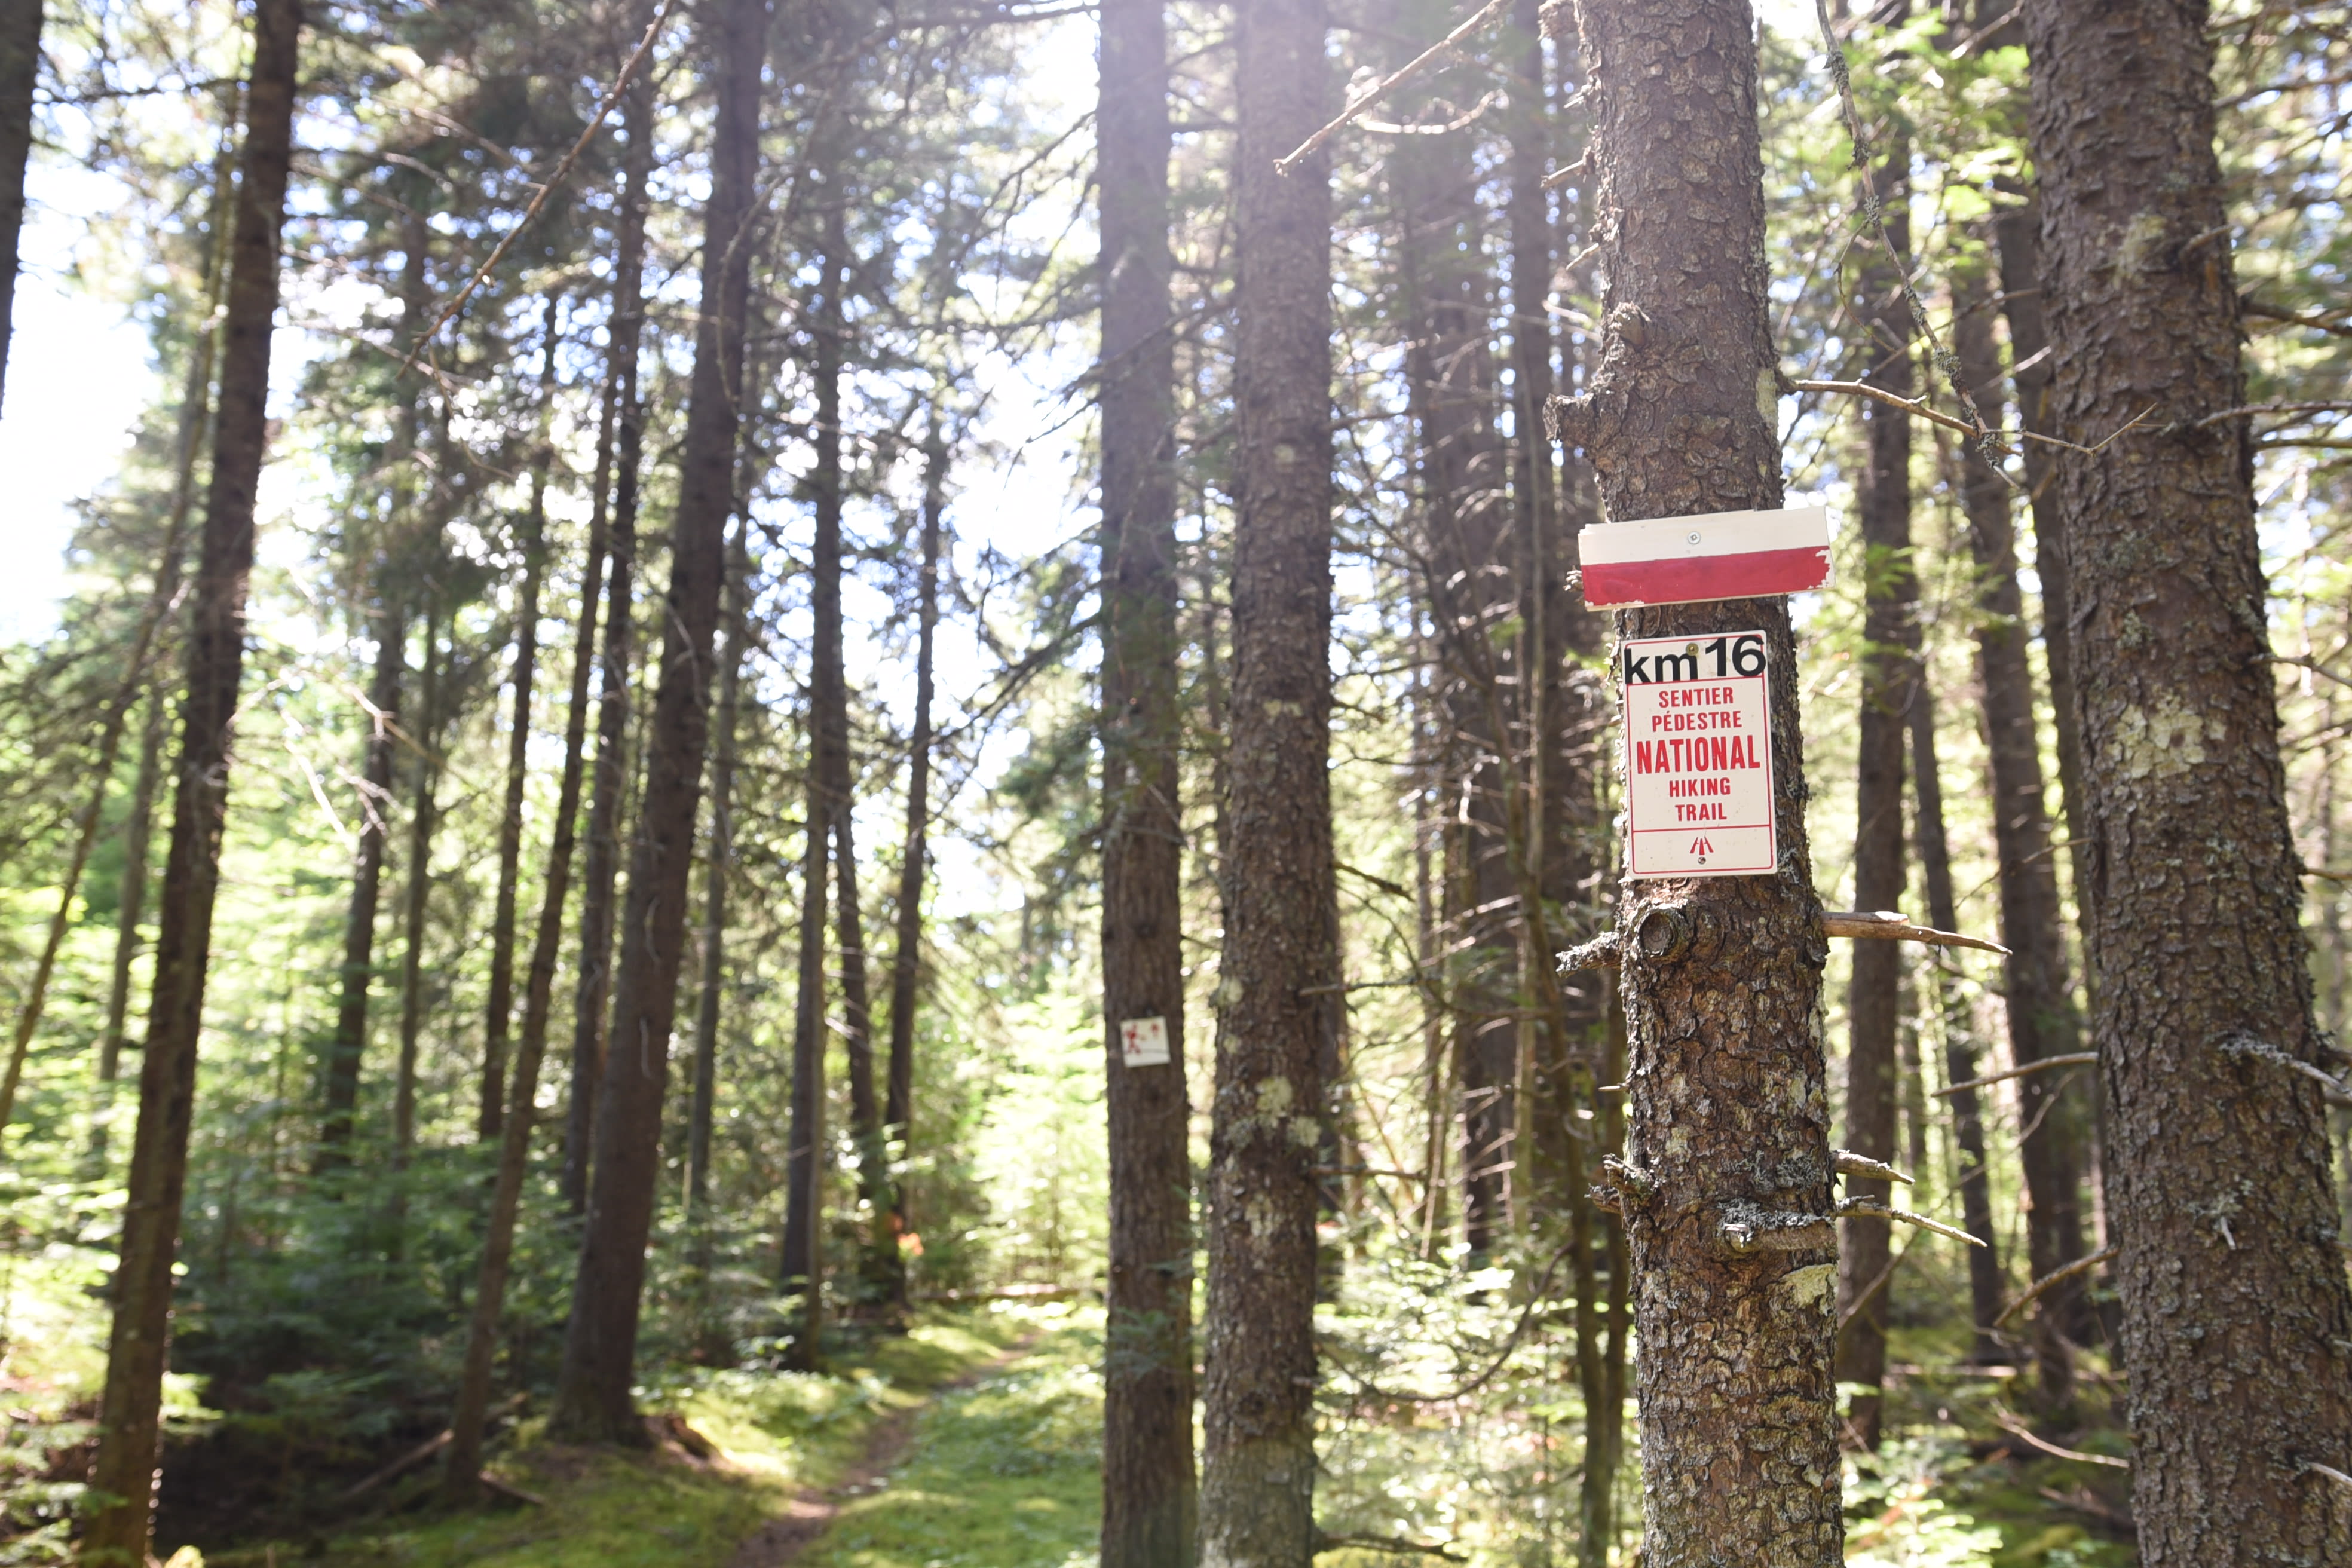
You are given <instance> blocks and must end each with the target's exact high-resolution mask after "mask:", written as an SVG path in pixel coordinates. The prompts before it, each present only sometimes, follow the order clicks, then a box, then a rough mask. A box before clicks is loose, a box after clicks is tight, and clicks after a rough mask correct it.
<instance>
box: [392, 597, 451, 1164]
mask: <svg viewBox="0 0 2352 1568" xmlns="http://www.w3.org/2000/svg"><path fill="white" fill-rule="evenodd" d="M424 658H425V669H424V673H423V675H422V676H421V677H420V678H419V679H418V681H417V704H416V708H417V720H416V730H415V733H416V735H417V738H418V742H419V745H418V754H417V757H416V763H415V766H416V782H415V791H416V795H415V802H414V803H413V804H412V805H410V807H409V812H408V885H407V887H406V889H404V893H403V895H402V903H401V915H400V925H401V955H400V1056H399V1059H398V1061H397V1063H396V1064H395V1065H394V1068H393V1082H392V1168H393V1169H394V1171H405V1170H406V1169H408V1160H409V1155H410V1153H411V1152H413V1151H414V1150H415V1147H416V1058H417V1045H418V1039H419V1037H421V1036H422V1035H423V1033H424V1030H425V924H426V922H427V921H428V919H429V918H430V916H431V914H432V909H433V836H434V834H435V833H436V832H437V831H438V830H439V828H440V826H441V807H440V802H439V799H438V796H439V794H440V789H441V742H442V724H443V714H442V710H441V672H442V668H443V666H442V663H441V598H440V594H439V591H438V590H436V589H431V588H428V589H427V590H426V591H425V653H424ZM400 1199H401V1194H394V1200H395V1201H396V1202H397V1201H400Z"/></svg>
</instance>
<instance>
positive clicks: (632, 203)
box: [562, 0, 654, 1215]
mask: <svg viewBox="0 0 2352 1568" xmlns="http://www.w3.org/2000/svg"><path fill="white" fill-rule="evenodd" d="M652 15H653V8H652V6H651V5H646V4H645V3H644V0H639V5H638V8H637V16H636V18H635V21H633V22H632V23H631V26H644V25H646V23H648V22H649V21H650V20H651V17H652ZM621 123H622V130H623V132H624V133H625V136H626V138H627V143H626V148H625V152H624V153H622V157H621V177H622V179H623V181H624V183H625V189H624V190H623V192H622V195H621V204H620V205H621V211H620V226H619V232H618V234H617V235H615V237H614V247H613V327H612V333H611V338H610V342H609V343H608V344H607V347H606V360H605V364H606V367H607V368H606V372H605V374H607V375H609V376H610V377H611V378H612V383H613V392H612V397H613V416H614V424H615V426H616V427H617V430H618V437H619V451H618V452H617V453H616V454H615V457H614V487H613V522H612V536H611V539H610V541H609V544H608V548H609V550H610V552H611V554H612V560H613V576H612V582H611V584H610V586H609V587H608V588H607V590H606V595H605V599H606V603H605V607H604V649H603V652H602V655H601V668H600V670H599V672H598V675H597V692H598V697H597V704H596V769H595V776H594V783H593V790H592V793H591V795H590V797H589V805H588V829H587V839H588V847H587V854H586V856H585V857H584V861H585V863H584V864H583V866H582V867H581V870H580V968H579V979H578V980H577V981H576V982H575V983H574V985H573V988H572V1095H571V1106H570V1110H569V1112H568V1114H567V1116H566V1119H565V1121H564V1128H563V1177H562V1183H563V1199H564V1205H565V1206H566V1207H567V1208H568V1209H570V1210H571V1212H572V1213H573V1214H575V1215H577V1214H582V1213H584V1212H585V1211H586V1209H587V1206H588V1170H589V1163H590V1161H591V1159H592V1155H593V1144H594V1142H595V1133H596V1098H597V1097H596V1086H597V1082H598V1080H599V1079H602V1078H603V1076H604V1028H605V1004H606V1002H607V1001H608V1000H610V997H611V994H612V975H613V967H612V966H613V894H614V884H615V883H616V882H617V880H618V879H619V871H620V864H621V802H622V797H623V796H624V795H626V794H627V793H628V734H629V680H630V673H629V671H630V666H631V663H632V662H633V660H634V658H635V651H634V650H635V637H634V636H633V635H632V634H633V632H634V629H635V628H634V627H633V626H631V624H630V622H631V615H632V611H633V608H634V605H635V598H636V564H637V475H638V472H639V470H640V469H641V468H643V466H644V452H645V430H646V411H645V405H644V403H643V402H642V401H640V399H639V398H638V395H637V351H638V348H639V346H640V345H641V344H642V342H643V341H644V338H645V329H646V300H645V267H646V184H647V182H648V181H649V180H651V179H652V177H653V166H654V156H653V154H654V146H653V142H654V93H653V73H652V72H651V71H640V72H638V73H637V75H636V76H635V78H634V79H631V81H630V83H629V89H628V91H627V92H626V93H625V94H623V95H622V99H621ZM603 492H604V487H603V486H602V485H601V484H600V485H599V486H598V487H597V493H598V500H600V501H601V500H602V499H603Z"/></svg>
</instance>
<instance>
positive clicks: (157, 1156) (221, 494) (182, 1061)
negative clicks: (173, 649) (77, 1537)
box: [81, 0, 302, 1568]
mask: <svg viewBox="0 0 2352 1568" xmlns="http://www.w3.org/2000/svg"><path fill="white" fill-rule="evenodd" d="M301 32H302V7H301V4H300V0H257V4H256V6H255V10H254V26H253V64H252V68H251V75H250V78H249V81H250V85H249V87H248V88H247V98H246V139H245V153H244V158H243V161H242V171H243V177H242V179H241V180H240V181H239V184H238V187H237V195H236V237H235V239H234V240H233V241H232V243H231V249H230V262H229V283H228V293H227V299H226V321H224V323H223V349H222V353H221V387H220V416H219V419H218V422H217V424H216V425H215V430H214V436H213V468H212V481H211V485H210V488H209V491H208V493H207V494H206V497H205V529H204V536H203V541H202V543H201V544H200V545H199V547H198V556H197V564H196V577H195V582H194V596H193V599H192V602H191V605H190V612H189V627H188V651H187V696H186V700H185V702H184V705H183V707H182V710H181V714H182V727H181V740H180V756H179V764H178V766H177V768H176V769H175V770H174V772H175V774H176V784H177V787H176V789H175V791H174V796H173V811H172V840H171V847H170V849H169V851H168V852H167V856H166V858H165V861H164V868H163V893H162V897H161V898H160V899H159V900H157V911H158V914H159V915H160V917H161V927H160V930H159V931H158V934H157V938H156V944H155V989H154V995H153V998H152V1001H151V1003H150V1004H149V1006H148V1030H147V1050H146V1056H145V1060H144V1061H143V1062H142V1064H141V1067H140V1073H139V1126H138V1131H137V1132H136V1133H135V1134H134V1141H133V1143H132V1146H131V1174H130V1184H129V1193H128V1194H127V1197H126V1200H125V1204H124V1208H123V1216H122V1242H121V1262H120V1263H119V1264H118V1265H117V1266H116V1268H115V1273H114V1284H113V1296H114V1321H113V1325H112V1331H111V1332H110V1336H109V1339H108V1342H107V1363H106V1390H105V1394H104V1396H103V1401H102V1405H101V1409H100V1418H99V1430H98V1452H97V1455H96V1457H95V1458H94V1459H93V1460H92V1462H91V1466H90V1477H89V1487H90V1490H89V1499H88V1501H87V1504H86V1506H87V1510H88V1511H87V1513H86V1514H85V1516H84V1523H83V1532H82V1548H81V1550H82V1561H83V1562H85V1563H104V1564H109V1565H114V1564H121V1565H124V1568H138V1565H140V1564H143V1563H145V1562H146V1556H147V1541H148V1535H149V1531H150V1527H151V1524H152V1517H153V1514H152V1510H153V1504H154V1482H155V1460H156V1436H157V1421H158V1417H159V1415H161V1410H162V1403H163V1367H164V1360H165V1349H166V1343H167V1340H168V1336H169V1335H170V1332H171V1311H172V1265H173V1261H174V1260H175V1258H176V1256H177V1253H178V1250H179V1237H180V1206H181V1200H182V1197H183V1195H184V1193H185V1191H186V1187H187V1175H188V1130H189V1124H190V1121H191V1120H192V1118H193V1116H194V1110H195V1097H196V1043H197V1040H198V1038H199V1037H200V1036H201V1035H202V1034H203V1031H204V1008H205V969H206V965H207V963H209V961H210V958H211V948H212V918H213V897H214V894H215V891H216V890H217V889H218V887H219V882H220V847H221V834H222V831H223V828H224V826H225V824H226V820H227V815H228V812H227V807H228V787H227V786H228V752H229V736H230V731H231V728H232V726H233V725H234V723H235V721H236V703H237V686H238V682H239V679H240V678H241V676H242V674H243V671H244V661H245V601H246V584H247V579H248V578H249V577H250V576H251V574H252V572H253V531H254V519H253V507H254V495H255V491H256V489H257V487H258V485H259V483H260V479H261V463H262V457H263V453H264V449H265V447H266V446H267V444H268V428H269V426H268V412H267V409H268V398H269V348H270V332H271V319H272V318H273V317H274V316H275V315H276V314H277V311H278V238H279V234H280V231H281V230H282V228H283V226H284V224H285V216H286V182H287V174H288V172H289V168H290V166H291V163H292V157H293V142H294V96H295V79H296V73H297V71H298V69H299V44H300V38H301Z"/></svg>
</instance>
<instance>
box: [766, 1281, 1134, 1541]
mask: <svg viewBox="0 0 2352 1568" xmlns="http://www.w3.org/2000/svg"><path fill="white" fill-rule="evenodd" d="M1033 1320H1034V1321H1035V1322H1036V1324H1037V1327H1038V1331H1039V1333H1038V1338H1037V1340H1036V1342H1035V1343H1034V1344H1033V1345H1032V1346H1031V1347H1030V1349H1029V1351H1028V1352H1027V1353H1026V1354H1024V1356H1023V1357H1022V1358H1021V1360H1020V1362H1019V1363H1016V1364H1014V1365H1013V1366H1011V1367H1008V1368H1006V1369H1005V1370H1004V1371H1003V1372H1000V1373H996V1374H995V1375H993V1376H991V1377H987V1378H984V1379H982V1380H981V1381H980V1382H978V1383H975V1384H972V1385H971V1387H968V1388H960V1389H955V1390H952V1391H950V1392H949V1393H947V1394H942V1395H941V1396H940V1399H939V1400H938V1402H937V1403H936V1404H934V1405H932V1407H931V1408H930V1409H929V1410H927V1411H925V1412H924V1413H923V1415H922V1417H921V1419H920V1421H919V1424H918V1426H917V1427H916V1431H915V1437H914V1441H913V1444H912V1446H911V1447H909V1448H908V1453H907V1457H906V1458H905V1460H904V1461H902V1462H901V1463H900V1465H899V1466H898V1468H897V1469H896V1470H895V1471H893V1472H892V1474H891V1475H890V1476H888V1477H887V1478H886V1479H884V1480H883V1481H882V1482H881V1483H880V1484H879V1485H877V1487H876V1488H875V1489H873V1490H871V1491H870V1492H868V1493H867V1494H866V1496H864V1497H860V1498H856V1499H854V1500H850V1501H849V1502H848V1503H846V1504H845V1506H844V1507H843V1509H842V1510H841V1513H840V1516H839V1517H838V1518H836V1519H835V1521H834V1524H833V1529H832V1531H830V1532H829V1533H828V1534H827V1535H826V1536H825V1538H824V1540H823V1541H822V1542H818V1543H817V1545H816V1547H815V1549H814V1550H813V1551H812V1552H810V1553H809V1554H808V1555H807V1556H806V1557H805V1558H803V1560H802V1561H803V1563H804V1564H805V1565H806V1568H1080V1565H1084V1564H1090V1563H1093V1562H1094V1561H1095V1549H1096V1541H1097V1536H1098V1534H1099V1532H1100V1530H1101V1520H1102V1455H1101V1444H1102V1377H1101V1374H1100V1373H1098V1372H1097V1366H1098V1364H1099V1363H1100V1361H1101V1353H1102V1314H1101V1313H1100V1311H1098V1310H1087V1309H1076V1310H1074V1309H1071V1308H1067V1307H1053V1308H1038V1309H1034V1310H1033Z"/></svg>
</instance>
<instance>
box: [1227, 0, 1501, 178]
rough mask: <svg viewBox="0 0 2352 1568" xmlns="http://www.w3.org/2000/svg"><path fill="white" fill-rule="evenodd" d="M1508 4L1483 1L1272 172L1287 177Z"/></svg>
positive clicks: (1498, 0) (1366, 91) (1278, 160)
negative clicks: (1461, 22)
mask: <svg viewBox="0 0 2352 1568" xmlns="http://www.w3.org/2000/svg"><path fill="white" fill-rule="evenodd" d="M1509 3H1510V0H1486V5H1481V6H1480V7H1478V9H1477V11H1476V12H1475V14H1474V15H1473V16H1471V17H1470V19H1469V20H1468V21H1466V22H1465V23H1463V24H1462V25H1461V26H1458V27H1456V28H1454V31H1452V32H1450V33H1448V34H1446V35H1445V37H1442V38H1440V39H1438V40H1437V42H1435V43H1433V44H1432V45H1430V46H1429V47H1427V48H1425V49H1423V50H1422V51H1421V53H1419V54H1417V55H1415V56H1414V57H1413V58H1412V59H1411V60H1409V61H1407V62H1406V63H1405V65H1404V66H1403V67H1402V68H1401V69H1398V70H1395V71H1392V72H1391V73H1390V74H1389V75H1388V76H1386V77H1383V78H1381V79H1380V80H1379V81H1376V82H1374V83H1373V84H1372V85H1371V86H1370V87H1368V88H1366V89H1364V90H1363V91H1361V92H1360V93H1358V94H1357V95H1356V96H1355V97H1354V98H1352V99H1349V100H1348V107H1347V108H1345V109H1343V110H1340V111H1339V118H1338V119H1336V120H1334V121H1331V122H1330V123H1329V124H1328V125H1326V126H1324V127H1323V129H1321V130H1320V131H1318V132H1316V133H1315V134H1314V135H1312V136H1309V137H1308V138H1307V140H1306V141H1304V142H1300V143H1299V144H1298V146H1297V149H1295V150H1294V151H1293V152H1292V153H1290V154H1289V155H1288V156H1287V157H1282V158H1276V160H1275V161H1274V171H1275V173H1276V174H1289V173H1291V172H1292V171H1293V170H1295V169H1297V167H1298V165H1299V164H1301V163H1305V162H1306V161H1307V159H1309V158H1311V157H1313V156H1314V155H1315V154H1316V153H1318V152H1320V151H1321V150H1322V148H1323V144H1324V143H1325V142H1328V141H1330V140H1331V138H1332V137H1334V136H1337V135H1338V134H1339V132H1342V131H1344V130H1346V129H1347V126H1348V121H1351V120H1353V119H1355V118H1356V116H1358V115H1360V114H1361V113H1363V112H1364V110H1367V109H1370V107H1371V106H1372V105H1374V104H1375V103H1378V102H1379V101H1380V100H1381V99H1383V98H1386V97H1387V96H1388V95H1389V94H1390V93H1391V92H1393V91H1395V90H1396V89H1398V88H1401V87H1402V86H1404V85H1405V84H1406V83H1407V82H1409V81H1412V79H1414V78H1415V77H1418V76H1420V75H1421V74H1422V73H1423V71H1425V70H1427V69H1428V68H1430V66H1431V65H1432V64H1433V63H1434V62H1435V61H1436V60H1437V58H1439V57H1440V56H1442V55H1443V54H1444V53H1445V51H1446V50H1448V49H1450V48H1452V47H1454V45H1456V44H1458V43H1460V42H1461V41H1462V40H1463V39H1465V38H1466V37H1469V36H1470V35H1471V34H1473V33H1475V32H1476V31H1477V30H1478V29H1479V28H1481V27H1483V26H1486V24H1487V23H1488V22H1490V21H1492V20H1494V18H1495V17H1496V16H1498V15H1500V14H1501V12H1502V9H1503V7H1504V6H1505V5H1508V4H1509Z"/></svg>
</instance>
